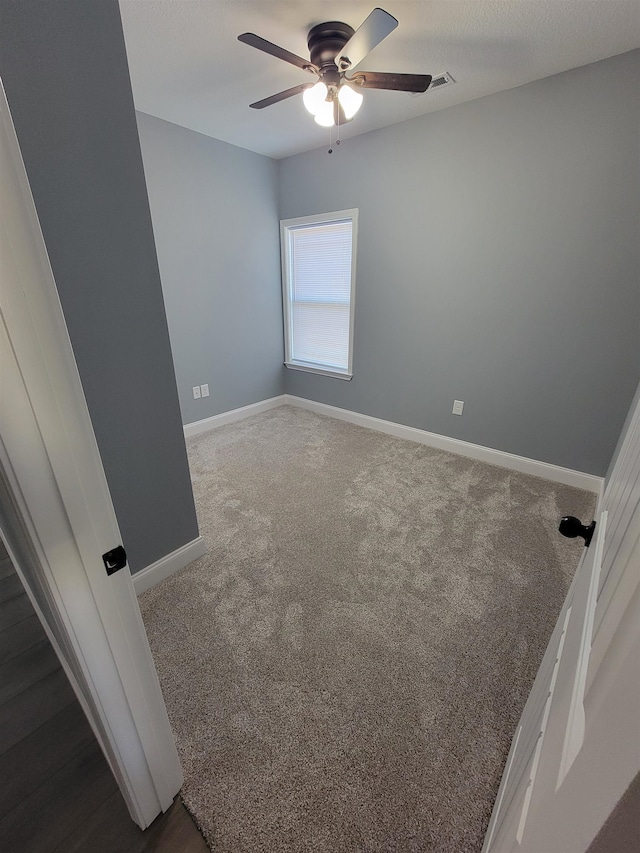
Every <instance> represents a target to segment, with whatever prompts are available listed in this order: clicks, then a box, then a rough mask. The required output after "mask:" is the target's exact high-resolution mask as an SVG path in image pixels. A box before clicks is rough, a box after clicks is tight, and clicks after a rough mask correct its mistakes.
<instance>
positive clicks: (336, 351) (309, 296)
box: [282, 211, 354, 378]
mask: <svg viewBox="0 0 640 853" xmlns="http://www.w3.org/2000/svg"><path fill="white" fill-rule="evenodd" d="M344 213H347V211H344ZM348 213H351V211H348ZM283 226H284V227H283V247H282V248H283V254H284V255H285V260H286V263H285V264H284V265H283V272H284V277H285V282H284V287H283V293H284V296H285V317H286V323H287V331H288V335H287V355H286V361H287V365H288V366H289V367H299V368H302V369H310V370H312V369H314V368H315V369H317V370H318V371H319V372H327V373H330V374H331V375H334V374H336V375H341V374H342V375H343V377H344V378H349V377H350V375H351V339H352V327H353V323H352V316H353V281H354V269H353V266H354V265H353V255H354V245H353V240H354V218H353V216H345V217H344V218H340V219H337V218H336V219H331V220H329V221H312V222H308V221H306V219H305V220H303V221H302V222H300V221H299V220H289V221H288V222H286V223H283Z"/></svg>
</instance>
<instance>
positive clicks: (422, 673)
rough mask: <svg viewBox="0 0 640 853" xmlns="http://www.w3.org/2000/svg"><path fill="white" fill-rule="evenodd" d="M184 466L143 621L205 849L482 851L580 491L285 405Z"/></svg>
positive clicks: (560, 588) (205, 444) (551, 611)
mask: <svg viewBox="0 0 640 853" xmlns="http://www.w3.org/2000/svg"><path fill="white" fill-rule="evenodd" d="M189 456H190V464H191V470H192V476H193V483H194V491H195V498H196V504H197V509H198V516H199V520H200V529H201V532H202V535H203V536H204V537H205V539H206V542H207V545H208V548H209V553H208V555H207V556H206V557H203V558H202V559H200V560H198V561H197V562H196V563H194V564H192V565H191V566H190V567H188V568H187V569H185V570H184V571H182V572H181V573H180V574H178V575H174V576H173V577H172V578H169V579H168V580H167V581H165V582H163V583H162V584H160V585H159V586H157V587H155V588H154V589H152V590H150V591H149V592H147V593H146V594H145V595H144V596H143V597H142V599H141V607H142V613H143V617H144V621H145V624H146V626H147V631H148V634H149V640H150V643H151V647H152V650H153V654H154V657H155V660H156V663H157V667H158V672H159V674H160V679H161V683H162V688H163V691H164V695H165V698H166V702H167V707H168V711H169V716H170V718H171V722H172V725H173V730H174V732H175V736H176V741H177V745H178V750H179V753H180V758H181V761H182V766H183V768H184V774H185V784H184V788H183V791H182V794H183V799H184V802H185V804H186V806H187V808H188V809H189V810H190V812H191V813H192V815H193V816H194V818H195V820H196V822H197V824H198V825H199V826H200V828H201V829H202V831H203V834H204V835H205V838H206V839H207V841H208V842H209V844H210V846H211V848H212V849H213V850H215V851H224V853H258V851H266V853H279V851H300V853H302V851H305V853H307V851H322V853H341V851H442V853H467V851H469V852H470V851H479V850H480V849H481V846H482V840H483V836H484V832H485V830H486V826H487V822H488V820H489V815H490V813H491V808H492V804H493V800H494V798H495V794H496V791H497V788H498V784H499V780H500V776H501V772H502V767H503V764H504V760H505V758H506V755H507V752H508V749H509V744H510V741H511V737H512V734H513V731H514V729H515V726H516V723H517V721H518V717H519V715H520V712H521V710H522V707H523V704H524V702H525V700H526V697H527V694H528V691H529V689H530V686H531V684H532V681H533V678H534V675H535V672H536V669H537V666H538V664H539V662H540V659H541V657H542V654H543V651H544V647H545V645H546V641H547V639H548V637H549V635H550V633H551V630H552V628H553V624H554V622H555V619H556V616H557V614H558V612H559V610H560V607H561V604H562V600H563V598H564V595H565V593H566V590H567V588H568V586H569V582H570V579H571V576H572V573H573V572H574V570H575V568H576V565H577V563H578V559H579V557H580V554H581V540H580V541H575V540H573V541H569V540H566V539H563V538H562V537H561V536H560V535H559V534H558V533H557V526H558V521H559V519H560V517H561V516H562V515H567V514H572V515H576V516H578V517H580V518H582V519H591V517H592V514H593V509H594V503H595V501H594V498H593V496H592V495H590V494H588V493H586V492H581V491H578V490H576V489H572V488H568V487H565V486H558V485H555V484H553V483H550V482H546V481H544V480H540V479H537V478H535V477H530V476H526V475H523V474H517V473H513V472H510V471H508V470H506V469H503V468H498V467H495V466H491V465H486V464H484V463H479V462H474V461H472V460H469V459H465V458H463V457H459V456H455V455H452V454H448V453H445V452H442V451H438V450H433V449H431V448H428V447H425V446H423V445H420V444H415V443H413V442H408V441H402V440H399V439H395V438H391V437H389V436H386V435H382V434H380V433H376V432H372V431H369V430H366V429H362V428H360V427H355V426H352V425H349V424H346V423H343V422H340V421H336V420H333V419H331V418H325V417H320V416H317V415H315V414H311V413H309V412H306V411H302V410H300V409H296V408H293V407H290V406H285V407H282V408H279V409H274V410H272V411H270V412H267V413H264V414H262V415H258V416H256V417H253V418H250V419H247V420H245V421H243V422H240V423H238V424H234V425H232V426H227V427H222V428H220V429H218V430H216V431H214V432H211V433H208V434H203V435H201V436H198V437H196V438H194V439H191V440H190V441H189Z"/></svg>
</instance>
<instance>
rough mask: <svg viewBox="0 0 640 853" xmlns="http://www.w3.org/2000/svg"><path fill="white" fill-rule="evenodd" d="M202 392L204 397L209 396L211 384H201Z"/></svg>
mask: <svg viewBox="0 0 640 853" xmlns="http://www.w3.org/2000/svg"><path fill="white" fill-rule="evenodd" d="M200 392H201V394H202V396H203V397H208V396H209V386H208V385H201V386H200Z"/></svg>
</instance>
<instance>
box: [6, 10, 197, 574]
mask: <svg viewBox="0 0 640 853" xmlns="http://www.w3.org/2000/svg"><path fill="white" fill-rule="evenodd" d="M0 75H1V76H2V80H3V83H4V86H5V89H6V92H7V98H8V101H9V105H10V107H11V111H12V114H13V119H14V122H15V125H16V131H17V135H18V140H19V142H20V146H21V148H22V154H23V157H24V160H25V165H26V168H27V173H28V176H29V181H30V183H31V188H32V191H33V195H34V199H35V203H36V208H37V210H38V214H39V217H40V223H41V226H42V231H43V234H44V238H45V242H46V245H47V249H48V251H49V257H50V259H51V265H52V267H53V273H54V276H55V279H56V283H57V286H58V290H59V293H60V299H61V302H62V307H63V309H64V313H65V317H66V320H67V325H68V328H69V334H70V337H71V342H72V344H73V348H74V352H75V355H76V360H77V363H78V369H79V372H80V378H81V380H82V384H83V387H84V391H85V395H86V398H87V403H88V406H89V412H90V414H91V419H92V421H93V426H94V429H95V433H96V438H97V441H98V446H99V448H100V453H101V455H102V460H103V463H104V468H105V472H106V475H107V480H108V482H109V486H110V489H111V495H112V498H113V502H114V506H115V510H116V515H117V517H118V522H119V524H120V529H121V531H122V536H123V540H124V545H125V547H126V549H127V552H128V555H129V562H130V565H131V568H132V570H134V571H136V570H138V569H141V568H143V567H144V566H146V565H148V564H150V563H152V562H154V561H155V560H157V559H158V558H160V557H162V556H164V555H165V554H167V553H169V552H171V551H173V550H174V549H176V548H178V547H180V546H181V545H184V544H185V543H186V542H189V541H190V540H192V539H194V538H195V537H196V536H197V535H198V528H197V521H196V516H195V510H194V505H193V495H192V491H191V482H190V479H189V471H188V466H187V461H186V451H185V446H184V438H183V434H182V426H181V421H180V411H179V407H178V398H177V394H176V385H175V376H174V371H173V364H172V360H171V350H170V346H169V336H168V332H167V324H166V317H165V312H164V304H163V300H162V290H161V286H160V278H159V274H158V266H157V259H156V253H155V247H154V240H153V232H152V228H151V218H150V215H149V205H148V200H147V192H146V187H145V181H144V172H143V168H142V159H141V156H140V147H139V142H138V133H137V128H136V120H135V112H134V108H133V100H132V95H131V86H130V82H129V72H128V66H127V59H126V54H125V47H124V39H123V35H122V26H121V22H120V12H119V8H118V3H117V0H99V2H93V0H92V2H87V0H63V2H46V0H26V1H25V0H0ZM115 544H116V543H114V545H115Z"/></svg>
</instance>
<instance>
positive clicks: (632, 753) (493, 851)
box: [483, 403, 640, 853]
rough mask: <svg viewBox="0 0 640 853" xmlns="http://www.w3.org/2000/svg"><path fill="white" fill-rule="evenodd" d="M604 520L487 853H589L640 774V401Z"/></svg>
mask: <svg viewBox="0 0 640 853" xmlns="http://www.w3.org/2000/svg"><path fill="white" fill-rule="evenodd" d="M583 521H587V522H588V521H590V519H587V520H585V519H583ZM596 521H597V524H596V531H595V535H594V539H593V541H592V543H591V545H590V547H589V548H588V549H585V553H584V555H583V559H582V561H581V564H580V566H579V567H578V571H577V572H576V576H575V578H574V581H573V584H572V586H571V589H570V590H569V593H568V595H567V599H566V601H565V603H564V606H563V609H562V612H561V614H560V617H559V619H558V623H557V625H556V628H555V630H554V633H553V635H552V637H551V640H550V642H549V646H548V648H547V652H546V654H545V657H544V659H543V662H542V664H541V666H540V670H539V672H538V675H537V677H536V681H535V683H534V686H533V688H532V691H531V694H530V696H529V699H528V701H527V704H526V706H525V709H524V712H523V714H522V718H521V720H520V723H519V725H518V728H517V730H516V733H515V735H514V739H513V743H512V746H511V752H510V754H509V757H508V759H507V764H506V767H505V772H504V776H503V779H502V783H501V786H500V790H499V791H498V796H497V798H496V803H495V806H494V810H493V814H492V817H491V822H490V824H489V828H488V831H487V835H486V838H485V844H484V847H483V851H484V853H507V851H508V853H515V851H522V853H541V851H544V853H584V851H586V850H587V849H588V847H589V845H590V843H591V842H592V840H593V839H594V837H595V836H596V835H597V833H598V831H599V830H600V828H601V826H602V825H603V823H604V822H605V820H606V818H607V817H608V815H609V814H610V813H611V811H612V810H613V809H614V807H615V805H616V803H617V802H618V800H619V799H620V798H621V797H622V795H623V794H624V792H625V790H626V789H627V787H628V786H629V784H630V783H631V782H632V780H633V779H634V777H635V775H636V774H637V773H638V772H640V663H639V661H640V403H639V404H638V406H637V407H636V409H635V411H634V412H633V415H632V418H631V421H630V424H629V427H628V429H627V431H626V434H625V437H624V441H623V444H622V447H621V451H620V454H619V456H618V459H617V462H616V465H615V468H614V471H613V472H612V476H611V478H610V481H609V483H608V485H607V488H606V491H605V493H604V496H603V498H602V501H601V503H600V507H599V509H598V513H597V518H596Z"/></svg>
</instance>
